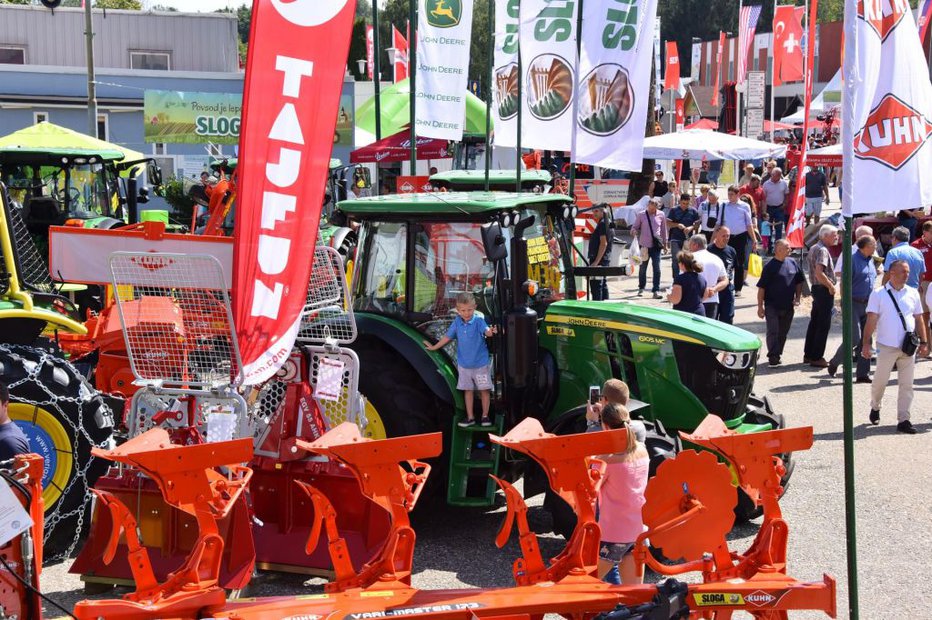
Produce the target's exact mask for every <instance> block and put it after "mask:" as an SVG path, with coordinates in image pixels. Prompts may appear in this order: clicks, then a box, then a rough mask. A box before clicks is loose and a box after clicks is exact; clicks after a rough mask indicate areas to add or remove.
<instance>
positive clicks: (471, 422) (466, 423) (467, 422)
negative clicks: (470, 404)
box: [456, 420, 476, 428]
mask: <svg viewBox="0 0 932 620" xmlns="http://www.w3.org/2000/svg"><path fill="white" fill-rule="evenodd" d="M475 424H476V421H475V420H460V421H459V422H457V423H456V425H457V426H459V427H460V428H469V427H470V426H474V425H475Z"/></svg>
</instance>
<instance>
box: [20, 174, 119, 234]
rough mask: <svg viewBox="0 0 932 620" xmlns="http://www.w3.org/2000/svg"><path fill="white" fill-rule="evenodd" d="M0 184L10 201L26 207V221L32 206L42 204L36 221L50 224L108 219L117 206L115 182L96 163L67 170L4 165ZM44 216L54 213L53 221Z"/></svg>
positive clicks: (49, 217) (37, 212)
mask: <svg viewBox="0 0 932 620" xmlns="http://www.w3.org/2000/svg"><path fill="white" fill-rule="evenodd" d="M3 180H4V182H5V183H6V184H7V186H8V187H9V188H10V194H11V197H12V199H13V200H14V201H16V202H18V203H20V204H22V205H24V206H25V207H26V213H27V220H28V214H29V213H31V209H30V206H31V203H33V202H36V203H37V204H38V203H39V202H41V203H42V206H41V207H37V209H36V217H39V218H42V217H45V218H46V219H53V220H54V219H59V218H62V219H63V218H68V217H75V218H81V219H89V218H93V217H98V216H111V215H112V214H113V213H114V212H115V211H116V209H117V207H118V204H119V203H118V196H119V194H118V191H117V187H116V185H115V184H116V178H115V177H114V175H112V174H108V171H107V169H106V167H105V166H104V164H102V163H99V162H98V163H93V164H88V163H84V164H77V163H75V164H71V165H67V166H48V165H43V166H40V165H30V164H21V165H6V166H4V168H3ZM45 212H50V213H51V212H54V214H55V217H51V216H48V214H46V213H45ZM54 223H63V221H62V222H57V221H56V222H54Z"/></svg>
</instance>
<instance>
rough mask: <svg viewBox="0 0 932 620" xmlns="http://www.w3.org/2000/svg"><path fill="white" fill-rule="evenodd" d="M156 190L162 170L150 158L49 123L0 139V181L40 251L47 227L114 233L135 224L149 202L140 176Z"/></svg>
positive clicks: (148, 190)
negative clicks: (143, 175)
mask: <svg viewBox="0 0 932 620" xmlns="http://www.w3.org/2000/svg"><path fill="white" fill-rule="evenodd" d="M143 171H145V172H146V175H147V181H148V183H149V184H150V185H151V186H154V187H155V188H156V189H157V188H158V187H159V186H160V185H161V182H162V179H161V171H160V170H159V168H158V166H157V165H156V164H155V162H154V160H152V159H151V158H146V157H144V156H143V155H142V154H140V153H134V152H132V151H127V150H126V149H124V148H122V147H118V146H117V145H112V144H109V143H107V142H104V141H102V140H97V139H95V138H91V137H90V136H85V135H83V134H79V133H77V132H73V131H71V130H68V129H65V128H63V127H58V126H56V125H52V124H50V123H39V124H38V125H35V126H33V127H27V128H26V129H23V130H21V131H18V132H15V133H13V134H10V135H9V136H5V137H3V138H0V181H2V182H3V184H4V185H6V187H7V188H8V190H9V193H10V198H11V200H12V201H13V202H15V203H17V204H18V205H20V208H21V214H22V219H23V221H24V222H25V224H26V227H27V228H28V230H29V232H30V234H32V235H33V237H34V238H35V239H36V242H37V243H38V245H39V247H40V249H44V248H45V246H46V244H47V239H48V229H49V226H62V225H68V226H78V227H81V228H104V229H109V228H115V227H117V226H122V225H123V224H125V223H127V222H130V223H132V222H135V221H136V220H137V219H138V217H137V216H138V213H137V209H138V205H139V204H142V203H145V202H147V201H148V200H149V192H150V188H149V187H142V186H140V183H139V181H140V179H139V177H140V176H141V174H142V172H143Z"/></svg>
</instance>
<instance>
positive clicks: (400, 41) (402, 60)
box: [392, 26, 408, 83]
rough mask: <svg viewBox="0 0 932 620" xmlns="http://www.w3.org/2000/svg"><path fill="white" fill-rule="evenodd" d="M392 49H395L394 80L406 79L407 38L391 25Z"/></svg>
mask: <svg viewBox="0 0 932 620" xmlns="http://www.w3.org/2000/svg"><path fill="white" fill-rule="evenodd" d="M392 49H394V50H395V57H394V61H395V62H394V63H393V64H394V66H395V82H396V83H397V82H400V81H402V80H406V79H408V40H407V39H405V38H404V35H402V34H401V32H399V31H398V29H397V28H395V27H394V26H392Z"/></svg>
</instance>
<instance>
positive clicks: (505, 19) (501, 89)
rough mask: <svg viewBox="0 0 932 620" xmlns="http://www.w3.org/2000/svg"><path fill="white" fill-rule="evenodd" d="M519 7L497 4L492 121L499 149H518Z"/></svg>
mask: <svg viewBox="0 0 932 620" xmlns="http://www.w3.org/2000/svg"><path fill="white" fill-rule="evenodd" d="M518 4H519V0H506V1H505V2H496V3H495V57H494V58H493V61H494V64H495V67H494V69H493V70H492V92H493V93H494V97H495V99H493V100H492V101H493V105H492V118H494V119H495V136H494V138H493V140H492V142H493V144H495V146H501V147H506V148H514V147H515V146H517V144H518V142H517V140H518V106H519V105H521V100H520V99H519V97H518Z"/></svg>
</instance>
